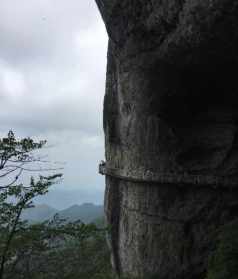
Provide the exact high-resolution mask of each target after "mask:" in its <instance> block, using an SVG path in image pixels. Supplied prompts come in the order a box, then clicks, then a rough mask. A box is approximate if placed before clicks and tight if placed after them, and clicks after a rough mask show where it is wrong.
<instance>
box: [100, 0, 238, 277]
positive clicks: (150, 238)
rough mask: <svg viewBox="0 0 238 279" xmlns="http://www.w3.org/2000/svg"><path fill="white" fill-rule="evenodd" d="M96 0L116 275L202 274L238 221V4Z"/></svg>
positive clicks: (225, 0) (228, 0) (107, 200)
mask: <svg viewBox="0 0 238 279" xmlns="http://www.w3.org/2000/svg"><path fill="white" fill-rule="evenodd" d="M96 2H97V4H98V7H99V9H100V12H101V14H102V17H103V20H104V22H105V24H106V28H107V31H108V34H109V48H108V69H107V83H106V95H105V103H104V131H105V138H106V165H105V166H104V173H105V174H106V194H105V211H106V216H107V221H108V223H109V224H110V225H111V227H112V233H111V239H110V244H111V248H112V255H113V263H114V267H115V270H116V271H117V272H118V274H123V275H129V276H130V278H133V277H136V276H138V277H141V278H149V276H150V275H155V274H157V275H158V276H159V277H158V278H160V279H175V278H176V279H190V278H191V279H200V278H201V279H203V278H204V274H205V272H206V268H207V260H208V256H209V254H210V253H211V251H212V249H213V248H214V246H215V244H216V241H215V240H216V235H217V232H218V229H219V228H220V227H222V226H223V225H224V224H225V223H227V222H230V221H231V220H233V219H234V218H236V217H238V188H237V187H238V186H237V184H238V133H237V127H238V83H237V78H236V76H237V66H238V27H237V26H238V2H237V1H234V0H96ZM156 278H157V277H156Z"/></svg>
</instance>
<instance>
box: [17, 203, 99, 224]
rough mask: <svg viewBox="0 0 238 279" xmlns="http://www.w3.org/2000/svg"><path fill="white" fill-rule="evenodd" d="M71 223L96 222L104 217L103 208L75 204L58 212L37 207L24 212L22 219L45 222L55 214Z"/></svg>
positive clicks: (31, 221) (88, 204) (45, 207)
mask: <svg viewBox="0 0 238 279" xmlns="http://www.w3.org/2000/svg"><path fill="white" fill-rule="evenodd" d="M56 213H57V214H59V217H60V218H63V219H67V220H69V221H76V220H81V221H82V222H84V223H91V222H94V221H95V220H96V219H98V218H102V217H103V206H102V205H95V204H93V203H83V204H81V205H78V204H75V205H72V206H70V207H68V208H66V209H63V210H57V209H55V208H53V207H50V206H49V205H47V204H40V205H36V206H35V207H32V208H29V209H26V210H24V211H23V214H22V219H23V220H27V221H29V222H30V223H38V222H43V221H46V220H49V219H52V218H53V216H54V215H55V214H56Z"/></svg>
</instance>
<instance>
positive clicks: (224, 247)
mask: <svg viewBox="0 0 238 279" xmlns="http://www.w3.org/2000/svg"><path fill="white" fill-rule="evenodd" d="M237 278H238V220H236V221H234V222H232V223H230V224H229V225H227V226H225V227H224V229H223V230H222V232H221V233H220V236H219V240H218V245H217V249H216V251H215V252H214V254H213V255H212V256H211V258H210V262H209V268H208V274H207V279H237Z"/></svg>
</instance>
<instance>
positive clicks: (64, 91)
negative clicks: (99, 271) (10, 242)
mask: <svg viewBox="0 0 238 279" xmlns="http://www.w3.org/2000/svg"><path fill="white" fill-rule="evenodd" d="M0 39H1V46H0V99H1V110H0V135H1V136H5V135H6V134H7V132H8V130H10V129H12V130H13V131H14V132H15V134H16V136H17V137H33V138H37V139H45V140H47V142H48V144H49V145H51V146H52V147H51V148H49V149H47V150H46V151H44V153H45V152H47V153H48V154H49V158H50V159H51V160H52V161H62V162H66V165H65V167H64V171H63V173H64V181H63V183H61V184H60V185H56V186H53V188H52V189H51V191H50V193H49V194H48V195H47V196H45V197H42V198H41V199H40V200H38V201H37V202H40V203H47V204H49V205H50V206H53V207H56V208H58V209H62V208H65V207H67V206H70V205H72V204H81V203H84V202H93V203H95V204H102V203H103V196H104V187H105V185H104V184H105V183H104V178H103V177H101V176H100V175H99V174H98V163H99V161H100V160H101V159H103V158H104V136H103V127H102V126H103V125H102V111H103V96H104V91H105V78H106V53H107V40H108V38H107V34H106V31H105V27H104V24H103V22H102V20H101V17H100V14H99V12H98V9H97V6H96V4H95V2H94V1H93V0H91V1H84V0H71V1H66V0H51V1H49V0H31V1H28V0H22V1H18V0H2V1H1V3H0Z"/></svg>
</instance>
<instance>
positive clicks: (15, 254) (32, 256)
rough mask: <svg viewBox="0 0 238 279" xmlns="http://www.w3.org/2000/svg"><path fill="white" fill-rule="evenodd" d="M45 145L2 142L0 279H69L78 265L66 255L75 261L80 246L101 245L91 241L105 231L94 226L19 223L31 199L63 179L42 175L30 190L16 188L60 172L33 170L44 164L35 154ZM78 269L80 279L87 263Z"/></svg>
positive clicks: (62, 222)
mask: <svg viewBox="0 0 238 279" xmlns="http://www.w3.org/2000/svg"><path fill="white" fill-rule="evenodd" d="M45 144H46V141H40V142H35V141H33V140H32V139H30V138H24V139H21V140H17V139H16V138H15V135H14V133H13V132H12V131H10V132H9V133H8V136H7V137H6V138H3V139H0V178H1V179H2V181H3V183H2V185H0V279H10V278H11V279H14V278H16V279H21V278H24V279H27V278H29V279H30V278H31V279H43V278H51V279H53V278H65V279H66V278H72V279H73V278H74V277H72V276H74V275H73V273H72V270H74V271H75V268H76V269H77V267H78V266H79V262H78V263H76V262H75V261H73V258H72V257H70V254H67V252H68V251H70V253H71V252H72V253H71V254H72V255H74V256H75V255H78V257H75V259H79V257H81V254H82V251H84V250H83V248H82V245H83V244H82V243H88V244H87V245H88V246H87V247H89V246H90V245H92V243H103V242H102V241H99V242H95V241H96V239H98V237H99V235H100V237H104V232H105V230H104V229H98V228H97V227H96V225H93V224H90V225H85V224H83V223H82V222H80V221H76V222H67V220H63V219H60V218H59V216H57V215H56V216H55V217H54V219H53V220H50V221H47V222H44V223H41V224H35V225H29V224H28V223H27V221H23V220H22V219H21V214H22V211H23V210H25V209H27V208H30V207H33V206H34V205H33V200H34V198H35V197H37V196H39V195H45V194H46V193H47V192H48V191H49V188H50V186H51V185H53V184H55V183H58V182H60V181H61V178H62V174H60V173H56V174H53V175H48V176H43V175H41V174H40V175H39V177H38V178H35V177H33V176H32V177H31V178H30V182H29V183H28V184H26V183H20V182H19V181H20V177H21V176H22V175H23V174H24V173H25V172H31V171H37V172H40V173H41V172H42V171H45V170H47V171H50V170H51V171H56V170H58V169H50V168H46V169H44V168H41V167H40V168H39V167H38V168H34V167H33V164H35V163H45V161H44V160H42V157H39V156H37V155H36V154H37V153H35V151H38V150H39V149H41V148H42V147H44V146H45ZM102 235H103V236H102ZM89 243H90V244H89ZM80 247H81V248H80ZM79 248H80V249H79ZM98 248H100V247H98ZM88 249H89V248H88ZM100 250H102V249H101V248H100ZM79 251H80V252H79ZM65 256H66V257H65ZM66 260H67V265H65V261H66ZM88 261H89V262H90V260H89V259H88ZM81 263H82V266H80V270H81V271H80V272H81V273H82V270H84V269H85V266H86V264H85V261H84V262H82V261H81ZM62 269H63V270H62ZM64 274H65V275H64ZM74 274H76V273H74ZM67 276H71V277H67ZM78 278H80V277H78ZM95 278H96V277H95Z"/></svg>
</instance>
